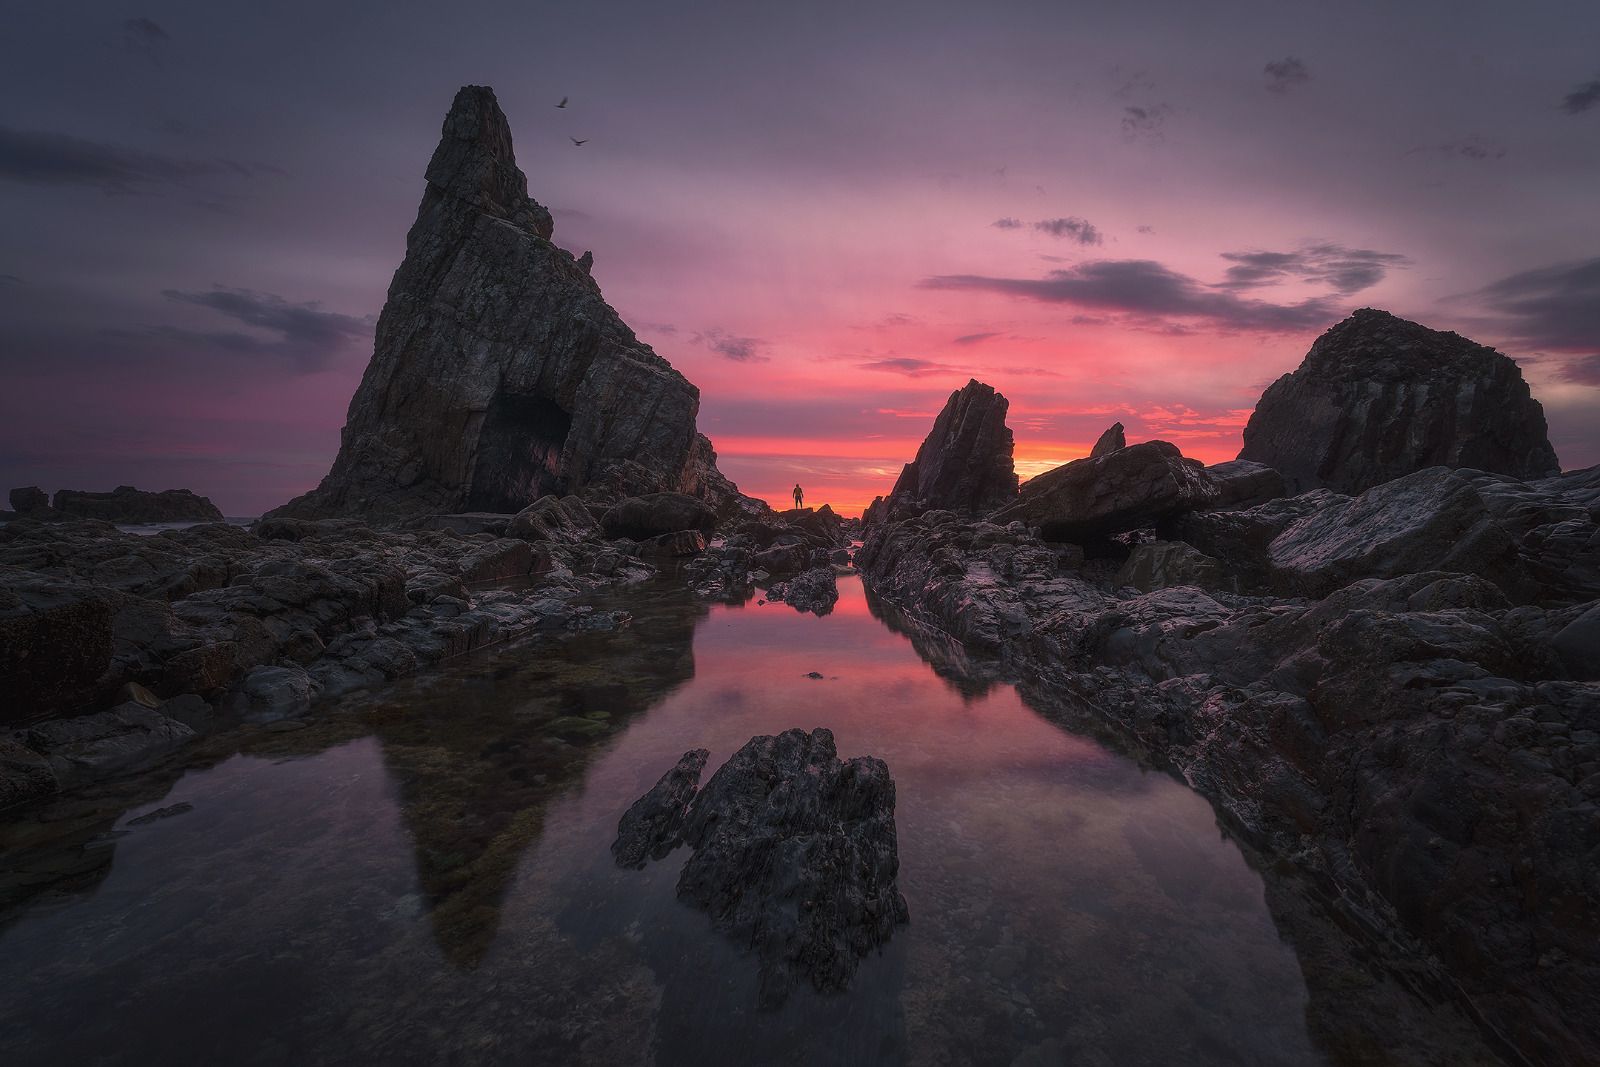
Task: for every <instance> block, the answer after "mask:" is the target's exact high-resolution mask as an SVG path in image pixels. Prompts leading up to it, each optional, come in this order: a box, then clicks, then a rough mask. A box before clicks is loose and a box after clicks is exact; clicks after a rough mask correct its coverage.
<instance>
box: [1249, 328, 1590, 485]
mask: <svg viewBox="0 0 1600 1067" xmlns="http://www.w3.org/2000/svg"><path fill="white" fill-rule="evenodd" d="M1239 458H1240V459H1247V460H1254V461H1256V462H1258V463H1265V464H1267V465H1268V466H1270V467H1275V468H1277V470H1279V471H1280V472H1281V473H1282V474H1283V476H1284V478H1285V479H1286V480H1287V482H1288V485H1289V490H1290V491H1291V492H1294V493H1303V492H1306V491H1307V490H1311V489H1317V488H1328V489H1332V490H1334V491H1335V492H1339V493H1359V492H1361V491H1362V490H1365V489H1370V488H1371V487H1372V486H1375V485H1380V484H1382V483H1383V482H1387V481H1390V480H1391V479H1394V478H1400V477H1403V476H1404V475H1407V474H1412V473H1414V472H1416V471H1419V470H1423V469H1425V468H1427V467H1437V466H1444V467H1470V468H1474V469H1477V470H1483V471H1489V472H1491V473H1495V474H1507V475H1511V476H1512V477H1516V478H1545V477H1549V476H1551V475H1554V474H1557V473H1559V472H1560V469H1561V467H1560V464H1559V463H1558V462H1557V460H1556V454H1555V450H1554V449H1553V448H1551V447H1550V439H1549V436H1548V431H1547V430H1546V427H1545V421H1544V409H1543V408H1542V407H1540V405H1539V402H1538V401H1536V400H1534V399H1533V397H1532V396H1531V395H1530V393H1529V392H1528V383H1527V382H1525V381H1523V378H1522V372H1521V371H1520V370H1519V369H1518V368H1517V365H1516V363H1514V362H1513V361H1512V360H1510V359H1509V358H1507V357H1506V356H1503V355H1501V354H1500V353H1499V352H1496V351H1495V350H1494V349H1492V348H1487V347H1485V346H1483V345H1480V344H1476V343H1474V342H1472V341H1469V340H1467V339H1466V338H1465V337H1462V336H1460V335H1458V334H1454V333H1442V332H1439V331H1437V330H1430V329H1428V328H1427V327H1425V326H1419V325H1418V324H1416V323H1414V322H1408V321H1406V320H1405V319H1401V318H1396V317H1395V316H1393V315H1391V314H1389V313H1388V312H1385V311H1378V310H1375V309H1373V308H1363V309H1361V310H1360V311H1357V312H1356V313H1355V314H1353V315H1351V316H1350V317H1349V318H1347V319H1345V320H1344V321H1343V322H1341V323H1339V324H1338V325H1337V326H1334V327H1333V328H1332V329H1330V330H1329V331H1328V332H1327V333H1325V334H1323V335H1322V336H1321V337H1319V338H1318V339H1317V340H1316V342H1315V343H1314V344H1313V345H1312V346H1311V350H1310V351H1309V352H1308V353H1306V358H1305V361H1304V362H1302V363H1301V364H1300V367H1299V369H1297V370H1296V371H1295V372H1294V373H1293V374H1286V375H1284V376H1283V377H1281V378H1279V379H1278V380H1277V381H1276V382H1273V383H1272V385H1270V386H1268V387H1267V391H1266V392H1265V393H1263V394H1262V396H1261V401H1260V402H1259V403H1258V404H1257V405H1256V409H1255V412H1254V413H1253V414H1252V415H1251V416H1250V421H1249V423H1248V424H1247V425H1246V426H1245V430H1244V448H1243V449H1242V450H1240V452H1239Z"/></svg>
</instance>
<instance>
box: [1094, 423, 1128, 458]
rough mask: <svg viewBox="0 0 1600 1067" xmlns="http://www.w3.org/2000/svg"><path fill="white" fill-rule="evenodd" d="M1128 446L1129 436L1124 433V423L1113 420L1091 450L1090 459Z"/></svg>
mask: <svg viewBox="0 0 1600 1067" xmlns="http://www.w3.org/2000/svg"><path fill="white" fill-rule="evenodd" d="M1127 447H1128V438H1127V437H1126V436H1125V435H1124V434H1123V431H1122V423H1120V422H1113V423H1112V424H1111V425H1110V427H1108V428H1107V429H1106V432H1105V433H1103V434H1101V435H1100V439H1099V440H1098V441H1096V442H1095V443H1094V447H1093V448H1091V449H1090V450H1089V458H1090V459H1099V458H1100V457H1101V456H1106V455H1110V454H1111V453H1112V452H1115V451H1116V450H1117V449H1119V448H1127Z"/></svg>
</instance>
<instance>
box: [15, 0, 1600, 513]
mask: <svg viewBox="0 0 1600 1067" xmlns="http://www.w3.org/2000/svg"><path fill="white" fill-rule="evenodd" d="M469 83H471V84H485V85H490V86H493V87H494V89H495V90H496V93H497V95H498V97H499V99H500V103H501V106H502V107H503V108H504V109H505V111H506V113H507V115H508V117H509V119H510V121H511V126H512V131H513V134H514V137H515V140H516V149H517V157H518V162H519V164H520V165H521V167H522V169H523V170H524V171H525V172H526V173H527V175H528V187H529V192H530V194H531V195H532V196H533V197H534V198H535V199H536V200H538V201H539V202H540V203H542V204H544V205H546V206H547V207H549V208H550V209H551V210H552V212H553V213H554V216H555V220H556V229H555V240H556V242H557V243H558V244H560V245H562V246H563V247H565V248H568V249H570V250H572V251H573V252H574V253H581V252H583V251H593V253H594V256H595V266H594V276H595V278H596V280H597V281H598V282H599V283H600V285H601V287H602V289H603V291H604V293H605V295H606V298H607V299H608V300H609V301H610V303H611V304H612V305H613V306H614V307H616V308H617V310H618V311H619V312H620V313H621V314H622V316H623V318H624V319H625V320H626V321H627V322H628V323H629V324H630V325H631V326H632V327H633V328H634V329H635V331H636V332H637V333H638V334H639V336H640V337H641V338H642V339H643V340H645V341H647V342H648V343H650V344H651V345H652V346H653V347H654V348H655V349H656V351H658V352H660V353H661V354H662V355H664V356H666V357H667V358H668V359H669V360H671V361H672V363H673V364H674V366H676V367H677V368H678V369H679V370H680V371H682V372H683V373H684V374H685V375H686V376H687V377H688V378H689V380H690V381H692V382H694V383H695V384H696V385H697V386H699V388H700V390H701V396H702V400H701V408H700V428H701V430H702V431H703V432H705V433H706V434H708V435H709V436H710V437H711V438H712V441H713V443H714V444H715V445H716V448H717V451H718V454H719V457H720V465H721V466H722V468H723V470H724V471H725V473H727V474H728V475H729V476H730V477H732V478H733V479H734V480H735V481H737V482H738V483H739V484H740V486H741V488H743V489H744V490H745V491H746V492H749V493H752V494H754V495H757V496H761V497H764V498H766V499H769V500H773V501H782V500H783V499H784V498H785V496H786V494H787V490H788V488H789V486H790V485H792V484H793V483H794V482H795V481H799V482H801V483H802V484H803V485H804V486H805V487H806V502H807V503H808V504H811V505H819V504H822V503H829V504H832V505H833V506H834V507H835V508H836V509H838V510H840V511H843V512H845V513H856V512H859V511H860V509H861V508H862V507H864V506H865V505H866V504H867V503H868V502H869V501H870V500H871V499H872V497H873V496H875V495H877V494H879V493H883V492H887V491H888V489H889V488H890V487H891V485H892V484H893V481H894V479H895V477H896V475H897V474H898V472H899V469H900V467H901V465H902V464H903V463H905V462H906V461H908V460H909V459H910V458H911V457H912V455H913V454H914V453H915V451H916V448H917V445H918V444H919V443H920V442H921V440H922V438H923V436H924V435H925V434H926V433H927V431H928V429H929V427H930V426H931V424H932V421H933V417H934V415H935V414H936V413H937V411H938V410H939V408H940V406H941V405H942V404H943V403H944V401H945V399H946V398H947V397H948V396H949V394H950V392H951V391H952V390H954V389H956V388H959V387H960V386H961V385H962V384H964V383H965V382H966V381H967V379H968V378H969V377H977V378H979V379H981V380H983V381H986V382H988V383H990V384H992V385H994V386H995V387H996V388H998V389H999V390H1000V391H1001V392H1003V393H1004V394H1005V395H1006V396H1007V397H1008V398H1009V399H1010V402H1011V413H1010V419H1009V422H1010V425H1011V427H1012V429H1013V431H1014V433H1015V435H1016V458H1017V468H1018V472H1019V474H1021V475H1022V476H1023V477H1025V478H1026V477H1029V476H1032V475H1034V474H1037V473H1040V472H1041V471H1044V470H1047V469H1049V468H1050V467H1053V466H1055V465H1057V464H1059V463H1062V462H1065V461H1067V460H1070V459H1074V458H1077V457H1079V456H1083V455H1086V454H1087V453H1088V451H1089V448H1090V446H1091V445H1092V444H1093V442H1094V440H1095V438H1096V437H1098V436H1099V434H1100V433H1101V431H1103V430H1104V429H1105V428H1106V427H1107V426H1108V425H1110V424H1111V423H1112V422H1114V421H1120V422H1122V423H1124V425H1125V426H1126V427H1127V433H1128V439H1129V440H1130V442H1132V441H1138V440H1146V439H1150V438H1160V439H1164V440H1168V441H1171V442H1173V443H1174V444H1176V445H1178V446H1179V447H1180V448H1181V449H1182V450H1183V451H1184V453H1185V454H1186V455H1192V456H1195V457H1197V458H1199V459H1201V460H1204V461H1207V462H1217V461H1220V460H1225V459H1231V458H1233V456H1234V455H1235V454H1236V453H1237V451H1238V449H1239V444H1240V431H1241V429H1242V427H1243V425H1244V422H1245V420H1246V419H1247V418H1248V416H1249V413H1250V410H1251V409H1252V407H1253V405H1254V403H1255V401H1256V399H1257V398H1258V397H1259V396H1260V393H1261V391H1262V389H1264V388H1265V387H1266V385H1267V384H1268V383H1270V382H1271V381H1272V380H1273V379H1275V378H1276V377H1278V376H1279V375H1281V374H1284V373H1287V372H1289V371H1292V370H1293V369H1294V368H1295V367H1296V366H1297V365H1298V364H1299V362H1300V360H1301V359H1302V357H1303V356H1304V354H1305V351H1306V349H1307V347H1308V346H1309V345H1310V343H1311V342H1312V341H1313V340H1314V339H1315V338H1316V336H1317V335H1318V334H1319V333H1320V332H1322V331H1323V330H1325V329H1326V328H1328V327H1329V326H1331V325H1333V324H1334V323H1335V322H1337V321H1338V320H1339V319H1341V318H1342V317H1344V316H1345V315H1347V314H1348V313H1349V312H1350V311H1352V310H1354V309H1356V308H1358V307H1381V308H1384V309H1386V310H1389V311H1392V312H1394V313H1395V314H1398V315H1401V316H1404V317H1406V318H1411V319H1415V320H1417V321H1419V322H1422V323H1424V324H1426V325H1429V326H1432V327H1434V328H1436V329H1447V330H1455V331H1457V332H1459V333H1462V334H1465V335H1466V336H1469V337H1472V338H1473V339H1475V340H1478V341H1480V342H1483V343H1485V344H1491V345H1494V346H1495V347H1497V348H1499V349H1501V350H1502V351H1504V352H1506V353H1507V354H1508V355H1510V356H1512V357H1513V358H1515V359H1516V360H1517V361H1518V363H1519V364H1520V365H1521V366H1522V369H1523V373H1524V375H1525V376H1526V377H1527V379H1528V381H1529V383H1530V385H1531V387H1532V389H1533V393H1534V395H1535V397H1537V398H1538V399H1539V400H1540V401H1541V402H1542V403H1543V404H1544V407H1545V412H1546V416H1547V418H1548V420H1549V423H1550V431H1551V440H1552V443H1553V444H1554V445H1555V447H1556V451H1557V454H1558V455H1559V457H1560V459H1561V461H1562V465H1563V466H1564V467H1565V468H1566V469H1569V470H1570V469H1577V468H1581V467H1587V466H1590V465H1593V464H1596V463H1600V192H1597V191H1600V4H1595V3H1593V2H1592V0H1564V2H1553V0H1552V2H1537V0H1535V2H1530V3H1524V4H1516V5H1512V4H1506V3H1501V2H1493V3H1473V2H1463V0H1448V2H1446V0H1439V2H1432V0H1383V2H1374V3H1334V2H1293V0H1278V2H1258V3H1245V2H1228V0H1215V2H1208V3H1194V2H1192V0H1162V2H1149V3H1139V2H1125V3H1120V4H1115V5H1113V4H1110V3H1066V2H1053V3H1037V4H1028V3H1010V4H1008V3H984V4H976V3H972V4H950V3H940V2H937V0H928V2H918V3H896V2H871V0H856V2H855V3H850V4H835V3H831V2H827V0H814V2H811V3H807V4H804V5H784V6H781V7H780V6H778V5H771V4H750V3H748V2H739V3H702V4H693V5H679V4H663V3H660V2H659V0H657V2H654V3H616V2H599V0H597V2H591V3H585V4H574V3H570V2H569V3H562V4H543V3H531V2H526V0H523V2H516V3H487V2H471V0H465V2H461V3H457V4H453V5H451V6H450V7H449V8H448V9H447V8H444V7H441V6H440V5H438V4H437V3H429V4H419V3H409V2H397V0H385V2H381V3H379V2H368V0H342V2H340V3H337V4H327V3H321V2H319V3H315V4H313V3H299V2H278V3H274V4H243V3H224V2H219V0H206V2H203V3H202V2H171V3H139V2H133V3H131V4H106V3H99V2H94V0H77V2H74V3H71V4H58V3H44V2H13V3H10V4H8V5H7V14H6V33H5V34H3V35H0V489H3V488H9V487H11V486H21V485H30V484H37V485H41V486H43V487H44V488H46V489H47V490H52V491H53V490H54V489H57V488H62V487H67V488H77V489H90V490H103V489H110V488H112V487H114V486H116V485H119V484H133V485H137V486H139V487H140V488H149V489H164V488H173V487H184V488H191V489H194V490H195V491H197V492H200V493H202V494H204V495H207V496H210V497H211V498H212V499H213V500H214V501H215V502H217V504H218V505H219V506H220V507H221V508H222V510H223V511H224V512H225V513H226V514H230V515H254V514H259V513H260V512H262V511H263V510H265V509H267V508H270V507H273V506H275V505H277V504H279V503H282V502H284V501H286V500H288V499H289V498H290V497H292V496H294V495H296V494H298V493H300V492H303V491H304V490H306V489H308V488H310V487H311V486H313V485H315V484H316V482H317V481H318V480H319V479H320V478H321V476H322V475H323V474H324V473H325V472H326V471H327V469H328V466H329V465H330V463H331V462H332V459H333V456H334V454H335V452H336V451H337V449H338V441H339V428H340V426H341V425H342V424H343V421H344V414H345V409H346V406H347V405H348V403H349V398H350V395H351V393H352V392H353V391H354V389H355V386H356V383H357V382H358V381H359V379H360V376H361V372H362V369H363V368H364V367H365V365H366V362H367V360H368V358H369V357H370V355H371V340H372V326H373V323H374V322H375V321H376V317H377V314H378V312H379V310H380V309H381V307H382V305H383V299H384V293H385V290H386V289H387V287H388V283H389V279H390V277H391V275H392V274H393V272H394V269H395V268H396V267H397V266H398V265H399V262H400V259H401V257H402V255H403V254H404V249H405V233H406V230H407V228H408V227H409V226H410V224H411V221H412V219H413V218H414V217H415V214H416V210H417V204H418V202H419V201H420V199H421V194H422V188H423V183H422V172H423V169H424V167H425V165H426V163H427V160H428V157H429V155H430V153H431V152H432V149H433V147H434V145H435V144H436V143H437V141H438V137H439V127H440V123H441V121H442V119H443V117H444V114H445V112H446V110H447V109H448V107H449V104H450V100H451V97H452V96H453V94H454V92H455V90H456V88H457V87H458V86H460V85H463V84H469ZM563 97H567V98H568V99H569V104H568V106H567V107H566V108H560V109H558V108H556V107H555V104H556V103H557V102H558V101H559V100H560V99H561V98H563ZM573 138H578V139H582V140H584V141H585V143H584V144H583V145H581V146H579V145H574V144H573V143H572V139H573Z"/></svg>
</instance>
